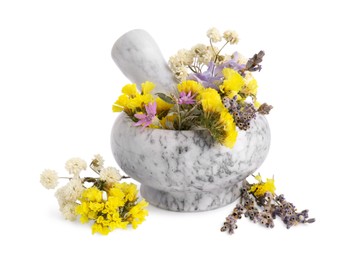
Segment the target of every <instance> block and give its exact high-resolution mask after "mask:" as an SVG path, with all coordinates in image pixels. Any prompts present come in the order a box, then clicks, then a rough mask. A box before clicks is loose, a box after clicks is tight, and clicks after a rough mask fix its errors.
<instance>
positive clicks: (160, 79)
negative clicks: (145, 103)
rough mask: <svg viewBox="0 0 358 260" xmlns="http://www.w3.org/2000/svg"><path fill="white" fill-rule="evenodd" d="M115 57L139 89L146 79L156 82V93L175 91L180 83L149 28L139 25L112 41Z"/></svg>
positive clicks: (113, 56) (116, 61)
mask: <svg viewBox="0 0 358 260" xmlns="http://www.w3.org/2000/svg"><path fill="white" fill-rule="evenodd" d="M112 58H113V60H114V61H115V63H116V64H117V66H118V67H119V68H120V70H121V71H122V72H123V74H124V75H125V76H126V77H127V78H128V79H129V80H131V81H132V82H133V83H136V84H137V87H138V89H139V90H140V85H141V84H142V83H143V82H145V81H151V82H153V83H154V84H155V85H156V88H155V92H156V93H158V92H161V93H174V91H175V87H176V85H177V83H176V81H175V80H174V77H173V73H172V72H171V71H170V69H169V67H168V65H167V62H166V61H165V60H164V58H163V55H162V53H161V51H160V49H159V47H158V45H157V44H156V42H155V41H154V39H153V38H152V37H151V36H150V35H149V34H148V33H147V32H146V31H144V30H139V29H137V30H132V31H129V32H127V33H126V34H124V35H123V36H121V37H120V38H119V39H118V40H117V41H116V42H115V43H114V45H113V48H112Z"/></svg>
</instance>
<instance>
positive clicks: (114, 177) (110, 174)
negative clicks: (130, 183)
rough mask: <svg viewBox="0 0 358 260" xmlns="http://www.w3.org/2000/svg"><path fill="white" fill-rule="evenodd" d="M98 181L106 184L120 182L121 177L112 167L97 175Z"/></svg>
mask: <svg viewBox="0 0 358 260" xmlns="http://www.w3.org/2000/svg"><path fill="white" fill-rule="evenodd" d="M99 176H100V179H101V180H102V181H106V182H107V183H109V184H111V183H115V182H118V181H120V180H121V178H122V176H121V175H120V174H119V171H118V170H117V169H116V168H114V167H107V168H104V169H103V170H102V171H101V172H100V173H99Z"/></svg>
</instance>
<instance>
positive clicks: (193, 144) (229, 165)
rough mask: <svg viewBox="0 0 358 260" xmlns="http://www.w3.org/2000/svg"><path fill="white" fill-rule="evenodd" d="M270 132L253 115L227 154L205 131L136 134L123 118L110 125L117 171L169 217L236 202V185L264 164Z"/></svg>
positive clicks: (141, 131) (227, 150)
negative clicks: (121, 171) (125, 174)
mask: <svg viewBox="0 0 358 260" xmlns="http://www.w3.org/2000/svg"><path fill="white" fill-rule="evenodd" d="M269 146H270V129H269V125H268V123H267V120H266V119H265V117H264V116H262V115H258V116H257V117H256V119H253V120H252V122H251V127H250V129H249V130H247V131H239V136H238V139H237V142H236V144H235V146H234V148H233V149H229V148H227V147H224V146H222V145H220V144H218V143H216V142H215V141H214V140H213V139H212V137H211V136H210V135H209V134H208V132H206V131H174V130H163V129H149V128H146V129H144V130H142V128H141V127H134V126H133V121H132V120H131V119H130V118H128V116H127V115H126V114H124V113H122V114H120V115H119V116H118V118H117V119H116V121H115V123H114V125H113V128H112V133H111V147H112V152H113V155H114V158H115V160H116V161H117V163H118V165H119V166H120V167H121V168H122V170H123V171H124V172H125V173H127V174H128V175H129V176H131V177H132V178H134V179H135V180H137V181H139V182H140V183H141V194H142V196H143V197H144V198H145V199H146V200H147V201H148V202H149V203H150V204H152V205H154V206H157V207H159V208H163V209H167V210H172V211H205V210H211V209H215V208H219V207H222V206H225V205H227V204H229V203H231V202H233V201H235V200H236V199H237V198H238V197H239V190H240V187H241V183H242V181H243V180H244V179H245V178H246V177H247V176H249V175H250V174H252V173H254V172H255V171H256V170H257V169H258V168H259V167H260V165H261V164H262V163H263V161H264V160H265V158H266V156H267V154H268V151H269Z"/></svg>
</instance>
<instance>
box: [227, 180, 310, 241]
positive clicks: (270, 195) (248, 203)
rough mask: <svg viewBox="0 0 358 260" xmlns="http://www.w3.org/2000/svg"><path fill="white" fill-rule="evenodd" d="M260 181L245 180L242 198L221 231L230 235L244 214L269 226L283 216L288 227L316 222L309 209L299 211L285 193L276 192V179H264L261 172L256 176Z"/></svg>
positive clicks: (271, 226) (255, 221)
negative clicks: (278, 193) (309, 214)
mask: <svg viewBox="0 0 358 260" xmlns="http://www.w3.org/2000/svg"><path fill="white" fill-rule="evenodd" d="M254 177H255V179H256V180H257V181H258V183H254V184H250V183H249V182H247V181H245V183H244V186H243V188H241V194H240V199H239V202H238V203H237V205H236V206H235V208H234V209H233V211H232V213H231V214H230V215H229V216H227V217H226V221H225V222H224V224H223V226H222V227H221V231H222V232H225V231H227V232H228V233H229V234H230V235H231V234H233V233H234V230H235V229H237V224H236V223H237V220H238V219H241V218H242V215H244V216H245V217H247V218H249V219H250V220H251V221H252V222H254V223H260V224H261V225H264V226H265V227H267V228H273V227H274V222H273V221H274V219H275V218H276V217H279V218H281V220H282V221H283V223H284V224H285V225H286V228H287V229H289V228H291V227H292V226H296V225H298V224H304V223H313V222H315V219H314V218H309V216H308V210H307V209H305V210H303V211H301V212H297V209H296V207H295V206H294V205H293V204H292V203H290V202H288V201H287V200H286V199H285V197H284V195H283V194H281V195H276V194H275V190H276V187H275V181H274V179H273V178H272V179H266V182H264V181H263V180H262V177H261V175H260V174H257V175H256V176H254Z"/></svg>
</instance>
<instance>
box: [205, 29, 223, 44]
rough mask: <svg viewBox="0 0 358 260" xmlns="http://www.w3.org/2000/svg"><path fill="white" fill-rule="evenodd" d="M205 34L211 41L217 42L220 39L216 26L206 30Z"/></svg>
mask: <svg viewBox="0 0 358 260" xmlns="http://www.w3.org/2000/svg"><path fill="white" fill-rule="evenodd" d="M206 35H207V36H208V37H209V39H210V40H211V41H212V42H214V43H215V42H219V41H221V35H220V32H219V30H218V29H216V28H211V29H209V30H208V31H207V32H206Z"/></svg>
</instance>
